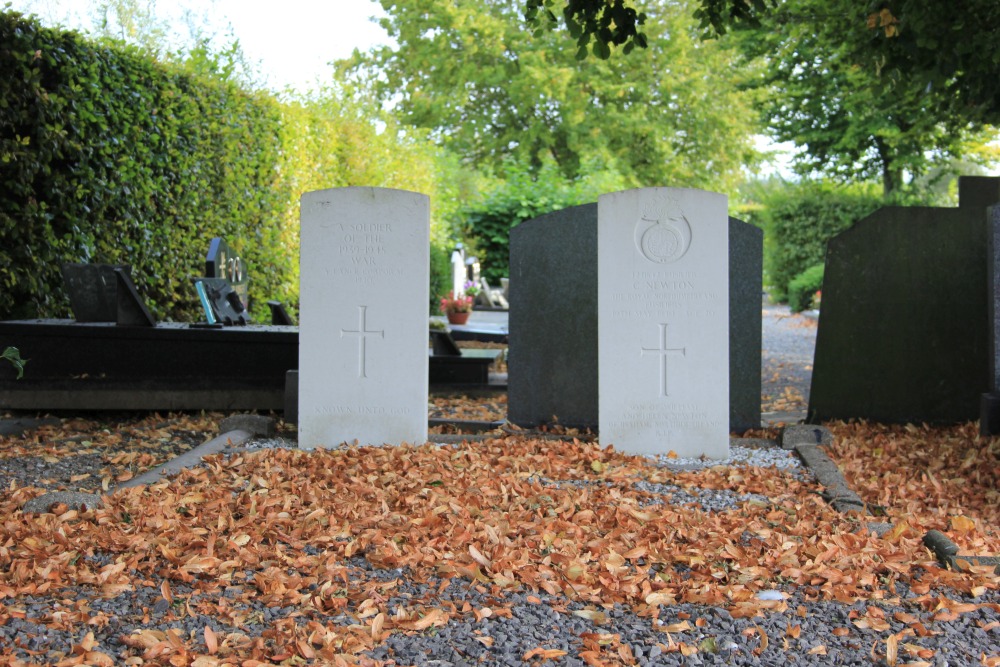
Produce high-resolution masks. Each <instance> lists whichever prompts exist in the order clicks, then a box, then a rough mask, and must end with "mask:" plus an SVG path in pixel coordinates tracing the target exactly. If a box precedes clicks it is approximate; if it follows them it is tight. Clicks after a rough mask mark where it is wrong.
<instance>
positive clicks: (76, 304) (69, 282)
mask: <svg viewBox="0 0 1000 667" xmlns="http://www.w3.org/2000/svg"><path fill="white" fill-rule="evenodd" d="M115 269H122V270H124V271H126V272H128V271H130V267H129V266H127V265H124V264H63V265H62V275H63V284H64V286H65V287H66V294H67V296H69V305H70V308H71V309H72V310H73V317H74V318H75V319H76V321H77V322H114V321H116V320H117V319H118V280H117V278H115Z"/></svg>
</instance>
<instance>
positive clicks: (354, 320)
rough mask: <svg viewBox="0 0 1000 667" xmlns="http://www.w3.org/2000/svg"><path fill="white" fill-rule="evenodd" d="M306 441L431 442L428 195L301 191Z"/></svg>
mask: <svg viewBox="0 0 1000 667" xmlns="http://www.w3.org/2000/svg"><path fill="white" fill-rule="evenodd" d="M301 216H302V228H301V260H300V271H299V274H300V281H301V287H300V297H299V298H300V315H299V319H300V325H299V395H298V399H299V405H298V424H299V446H300V447H302V448H304V449H311V448H314V447H317V446H322V447H336V446H338V445H340V444H341V443H344V442H352V441H354V440H358V441H359V442H360V443H361V444H363V445H364V444H375V445H381V444H400V443H403V442H419V443H423V442H425V441H426V440H427V398H428V388H427V376H428V363H429V362H428V352H427V303H428V301H429V281H430V276H429V252H430V200H429V199H428V197H427V196H426V195H421V194H418V193H414V192H405V191H402V190H387V189H382V188H361V187H354V188H340V189H330V190H321V191H317V192H309V193H306V194H304V195H303V196H302V208H301Z"/></svg>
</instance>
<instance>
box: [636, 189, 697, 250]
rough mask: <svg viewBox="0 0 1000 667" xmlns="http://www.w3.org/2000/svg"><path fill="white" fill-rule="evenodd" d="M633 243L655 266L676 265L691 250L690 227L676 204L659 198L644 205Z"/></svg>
mask: <svg viewBox="0 0 1000 667" xmlns="http://www.w3.org/2000/svg"><path fill="white" fill-rule="evenodd" d="M635 244H636V247H637V248H638V249H639V252H641V253H642V256H643V257H645V258H646V259H648V260H649V261H650V262H653V263H654V264H669V263H671V262H676V261H677V260H679V259H680V258H681V257H683V256H684V253H686V252H687V251H688V248H689V247H691V224H690V223H689V222H688V221H687V218H686V217H684V212H683V211H682V210H681V208H680V206H679V205H678V204H677V202H676V201H673V200H671V199H667V198H665V197H658V198H656V199H653V200H650V201H649V202H647V203H646V205H645V206H643V210H642V215H641V216H640V217H639V221H638V222H637V223H636V225H635Z"/></svg>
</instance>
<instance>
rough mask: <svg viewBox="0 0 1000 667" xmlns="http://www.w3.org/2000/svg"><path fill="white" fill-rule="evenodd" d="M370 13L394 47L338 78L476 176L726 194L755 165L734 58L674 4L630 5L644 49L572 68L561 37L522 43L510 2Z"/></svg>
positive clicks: (396, 4)
mask: <svg viewBox="0 0 1000 667" xmlns="http://www.w3.org/2000/svg"><path fill="white" fill-rule="evenodd" d="M382 6H383V8H384V10H385V11H386V13H387V14H388V18H385V19H383V20H382V26H383V27H384V28H385V29H386V31H387V32H388V33H389V36H390V37H391V38H392V39H393V40H394V41H395V42H396V44H398V47H382V48H380V49H376V50H374V51H373V52H371V53H367V54H360V53H356V54H355V55H354V57H353V59H352V60H351V61H350V62H348V63H346V64H345V65H344V67H345V69H346V72H347V74H349V75H350V77H351V78H352V80H353V81H354V83H355V85H356V86H359V87H361V88H365V89H368V90H371V91H373V92H374V94H375V95H376V97H377V98H378V99H379V100H381V102H382V103H383V104H385V105H387V106H389V105H391V106H392V108H393V109H394V111H395V112H396V113H397V114H398V117H399V118H400V119H401V121H402V122H403V123H405V124H407V125H411V126H414V127H417V128H425V129H427V130H428V131H429V132H430V136H431V137H432V139H434V140H435V141H437V142H438V143H439V144H441V145H442V146H445V147H447V148H448V149H450V150H451V151H453V152H454V153H456V154H457V155H459V156H461V157H462V158H463V159H464V160H466V161H467V162H468V163H471V164H474V165H476V166H477V167H479V168H481V169H484V170H492V171H493V172H494V173H497V174H503V172H504V170H505V169H507V168H508V166H509V165H511V164H522V165H529V166H530V168H531V169H532V170H533V171H535V172H537V171H538V170H540V169H541V168H542V166H543V165H545V164H549V163H552V164H555V165H556V166H557V167H558V168H559V170H560V171H561V172H562V174H563V175H564V176H565V177H566V178H569V179H574V178H579V177H582V176H585V175H587V174H588V173H593V172H595V171H611V172H616V173H619V174H622V175H623V177H624V179H625V184H626V185H628V186H639V185H676V186H710V187H713V188H715V189H725V188H727V187H730V186H731V185H732V184H733V183H735V182H737V181H738V180H739V179H740V178H742V172H741V169H742V167H743V165H745V164H747V163H752V162H753V161H754V160H755V157H756V155H755V152H754V150H753V146H752V141H751V136H752V135H753V132H754V130H755V127H754V124H755V118H754V114H753V112H752V110H751V109H752V104H751V102H752V100H751V99H750V96H749V95H748V94H746V93H745V92H742V91H741V90H740V89H739V82H737V81H733V80H732V79H733V77H732V72H731V68H730V64H731V62H732V61H733V60H734V58H735V54H734V52H733V51H732V50H731V49H730V48H729V47H728V46H726V45H725V44H722V43H720V42H710V43H706V42H703V41H702V40H701V39H700V38H699V35H698V32H699V29H698V26H697V23H696V21H695V20H694V18H693V17H692V10H691V6H690V5H689V4H688V3H687V2H667V1H665V0H658V1H653V0H650V1H649V2H643V3H642V12H641V14H642V15H645V16H647V17H648V22H647V25H648V26H649V30H648V34H649V48H646V49H642V50H637V51H634V52H633V53H632V55H631V56H630V57H629V58H628V59H621V58H612V59H609V60H601V59H597V58H588V59H586V60H582V61H581V60H577V59H576V58H575V55H576V53H575V50H574V48H573V41H572V39H571V38H569V37H568V36H567V35H565V34H564V33H562V32H561V31H555V32H553V31H546V30H542V31H540V32H539V34H538V35H537V36H533V35H531V34H529V33H526V32H525V31H524V24H523V18H522V17H521V15H520V13H519V11H518V7H517V4H516V3H513V2H510V1H509V0H468V1H467V2H462V3H454V2H448V1H445V0H408V1H406V2H403V1H401V0H398V1H397V0H382ZM638 15H639V14H637V15H636V16H638Z"/></svg>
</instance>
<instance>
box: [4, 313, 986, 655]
mask: <svg viewBox="0 0 1000 667" xmlns="http://www.w3.org/2000/svg"><path fill="white" fill-rule="evenodd" d="M764 341H765V353H764V376H765V382H764V392H763V393H764V396H763V401H764V405H765V411H766V412H769V413H772V414H774V415H779V416H780V415H785V416H786V417H787V415H795V414H798V413H799V412H802V413H804V411H805V404H806V401H807V399H808V382H809V375H810V372H811V364H812V346H813V344H814V341H815V326H814V325H813V324H812V323H811V321H810V320H808V318H805V317H803V316H790V315H789V314H788V313H787V310H783V309H782V308H780V307H771V306H765V307H764ZM130 428H131V431H130V432H131V433H137V434H139V435H136V436H135V437H134V438H131V439H127V440H125V441H119V442H118V443H117V445H118V447H119V449H117V450H116V449H115V443H113V442H109V443H106V444H104V443H102V441H101V439H100V438H99V437H94V436H92V435H87V436H83V437H81V436H72V435H66V434H65V433H64V434H63V437H49V438H45V437H44V436H43V437H41V438H39V437H37V436H29V440H30V438H31V437H34V441H33V442H27V443H26V446H22V445H25V443H19V444H18V445H17V446H15V445H14V442H15V440H16V439H14V438H7V439H4V440H2V441H0V442H3V443H4V444H6V445H7V446H8V451H9V452H12V453H9V454H8V455H7V456H6V458H5V459H4V460H3V463H2V467H0V482H2V483H3V485H4V488H6V489H11V488H16V487H18V486H25V485H35V486H41V487H43V488H46V489H74V490H98V491H99V490H101V489H102V488H108V487H109V485H110V487H113V486H114V484H115V483H116V482H117V481H123V480H125V479H128V478H129V477H130V476H132V475H133V474H137V473H138V472H140V471H141V470H143V469H146V468H148V467H149V466H150V465H155V464H156V463H157V462H161V461H162V460H163V459H165V458H169V456H171V455H174V454H177V453H180V452H182V451H186V450H188V449H190V448H191V447H192V446H195V445H197V444H199V440H202V441H203V440H204V439H206V438H207V437H211V436H213V435H215V434H214V433H206V432H204V431H203V432H196V431H193V430H191V429H189V428H188V427H187V426H186V425H185V424H184V423H182V422H180V421H178V420H177V419H173V420H171V419H167V420H153V423H149V424H140V425H135V424H133V425H132V426H131V427H130ZM103 430H104V431H109V430H110V429H103ZM100 431H101V429H98V430H97V431H95V433H97V434H98V435H99V434H100ZM146 431H149V432H153V433H155V434H156V436H155V438H153V439H154V440H155V441H156V443H157V445H156V446H155V447H148V448H147V447H144V446H143V445H142V444H141V443H142V442H143V438H142V437H140V436H141V434H142V433H146ZM58 432H59V433H62V431H58ZM43 433H45V432H44V431H43ZM288 435H290V434H286V438H284V439H283V438H275V439H270V440H262V439H258V440H255V441H251V442H250V443H248V448H249V449H261V448H269V447H282V446H290V445H293V444H294V443H293V442H291V441H290V440H289V439H288V437H287V436H288ZM145 437H146V439H147V440H148V439H149V436H148V434H147V435H146V436H145ZM19 446H21V449H18V447H19ZM32 446H34V447H36V448H40V449H44V450H45V451H42V452H39V453H38V454H37V455H33V454H32V453H31V451H30V450H31V447H32ZM122 448H124V449H122ZM69 450H76V451H75V455H71V456H66V454H67V453H69ZM116 451H117V454H116V453H115V452H116ZM122 451H125V453H127V454H128V453H129V452H131V454H130V455H129V456H126V457H124V458H122V457H121V452H122ZM238 455H239V454H238V452H237V451H232V452H229V453H228V454H226V456H228V457H233V456H238ZM655 463H656V464H658V465H660V466H663V467H666V468H670V469H684V470H689V471H690V470H691V469H692V468H698V467H699V466H702V467H705V468H708V467H717V466H719V465H726V466H729V467H731V468H732V469H733V470H736V471H738V470H739V468H741V467H770V466H773V467H774V469H775V470H790V471H793V472H794V474H795V475H796V476H797V477H798V478H799V479H802V480H809V478H810V474H809V471H808V470H807V469H804V468H802V467H801V466H800V464H799V461H798V459H797V458H796V457H795V456H794V455H793V454H791V453H789V452H785V451H782V450H779V449H777V448H775V447H767V446H759V443H758V446H752V447H735V448H734V449H733V454H732V456H731V458H730V460H729V461H726V462H721V463H720V462H704V461H697V460H695V461H680V460H676V459H674V460H659V461H655ZM216 465H218V464H216ZM534 481H537V482H538V483H540V484H542V485H544V486H548V487H550V488H553V489H556V488H560V487H562V486H565V485H567V484H575V485H581V484H593V483H594V482H582V481H572V480H570V481H567V480H553V479H548V478H545V477H537V478H535V480H534ZM635 485H636V488H637V489H638V490H641V491H643V492H645V493H646V494H648V501H647V503H648V504H649V505H654V504H660V503H663V504H675V505H684V506H686V507H691V508H692V511H694V508H697V510H698V511H701V512H704V513H706V514H707V515H710V514H711V513H716V512H732V511H739V508H740V507H741V506H742V505H743V504H745V503H766V502H768V499H767V498H766V497H763V496H760V495H759V494H741V493H735V492H732V491H726V490H715V489H710V488H698V487H697V486H692V485H690V484H688V485H685V486H684V487H683V488H682V487H681V486H678V485H674V484H669V483H656V484H653V483H646V482H637V483H635ZM734 537H736V536H734ZM738 537H739V543H740V544H741V545H742V546H743V548H747V549H753V548H755V545H756V544H757V542H756V539H757V538H756V536H755V535H754V534H752V533H749V532H745V533H744V534H743V535H740V536H738ZM758 548H759V547H758ZM5 553H6V547H5V546H4V545H0V563H3V561H4V558H5V556H4V554H5ZM290 556H294V557H290V558H288V559H287V560H286V561H285V562H284V563H283V564H282V565H281V567H282V568H283V574H284V575H285V576H291V577H293V578H294V577H295V576H300V575H297V574H296V572H297V570H296V568H297V567H298V565H297V564H298V563H305V562H312V561H315V560H316V559H320V560H322V559H323V556H324V552H323V550H322V549H320V548H317V547H314V546H311V545H308V544H307V545H305V546H304V547H302V548H301V549H300V550H299V552H298V553H297V554H291V555H290ZM82 558H84V559H86V560H87V561H88V562H89V563H91V564H93V565H97V566H101V567H108V568H111V567H114V566H115V563H116V562H117V556H116V554H112V553H100V552H97V553H87V554H84V555H82ZM274 565H275V564H273V563H262V564H258V565H257V566H255V567H249V566H248V567H246V569H244V570H243V571H242V572H237V573H236V575H235V576H234V577H233V578H232V579H231V580H230V581H226V582H218V585H215V586H212V585H208V586H204V585H202V586H199V587H197V588H195V587H193V586H190V585H187V584H185V583H183V582H178V581H176V580H175V581H171V582H170V587H171V590H170V595H169V596H166V597H165V595H164V587H163V585H164V580H161V579H158V578H156V577H149V576H148V575H140V574H139V573H135V577H134V585H133V587H132V589H131V590H127V591H123V592H117V593H109V592H108V591H104V592H103V593H102V591H101V589H100V588H99V587H85V586H71V587H61V586H59V585H54V586H51V587H50V588H49V590H48V592H41V591H39V592H37V593H35V594H32V595H20V596H15V597H11V596H10V595H9V594H8V593H5V592H4V589H3V588H2V587H0V663H4V664H39V665H41V664H60V665H70V664H126V658H127V656H132V657H131V658H129V659H128V663H127V664H168V662H169V660H170V659H172V658H173V659H176V660H177V661H175V662H172V663H170V664H200V665H213V664H230V663H226V662H225V661H222V660H220V659H217V658H213V657H211V656H203V657H202V658H199V660H200V662H190V661H188V662H185V661H184V659H183V658H182V654H180V653H177V652H173V653H171V652H169V651H167V649H166V648H163V647H164V646H166V647H169V646H170V645H171V642H173V644H174V645H177V644H178V642H181V641H182V640H183V643H185V645H186V646H194V647H200V649H203V650H204V651H206V652H207V651H208V650H209V647H208V644H209V642H210V641H212V642H216V641H217V642H219V643H228V644H227V645H229V646H240V645H246V646H249V645H252V644H253V643H254V642H259V643H261V645H263V644H266V643H268V642H273V641H274V639H273V638H274V637H275V636H283V635H276V629H277V628H283V629H284V630H283V632H284V631H287V629H288V628H313V630H314V631H316V630H315V628H317V627H320V628H322V627H325V628H327V629H328V630H327V631H332V630H330V629H331V628H332V629H336V628H341V629H343V628H351V627H352V626H353V627H354V628H355V629H356V628H358V627H359V625H360V626H361V627H363V628H365V629H367V627H368V626H369V625H370V624H371V622H372V619H371V617H370V616H366V614H367V611H366V610H365V609H362V608H361V606H362V605H358V604H357V602H356V601H355V600H353V599H352V600H347V599H346V598H345V604H343V605H339V606H335V607H334V608H324V607H323V605H322V604H318V603H317V602H316V600H318V599H319V597H317V596H319V595H320V593H321V591H319V590H318V589H317V588H316V584H315V583H311V584H310V583H308V577H306V575H301V578H302V582H303V583H302V586H303V588H302V591H301V593H302V600H303V603H301V604H276V603H275V602H274V600H273V599H271V598H270V597H269V596H267V595H249V596H247V595H244V592H245V591H244V589H250V588H252V589H254V590H256V589H261V590H264V589H266V586H265V582H266V579H267V577H268V576H269V575H268V573H269V572H270V570H269V569H268V568H269V567H274ZM639 566H640V567H641V566H642V565H641V561H640V562H639ZM338 567H343V568H345V570H344V572H345V575H344V576H345V577H347V579H345V581H347V580H348V579H349V580H350V582H351V584H350V585H351V586H357V587H362V588H365V589H366V590H371V591H372V595H373V596H376V597H377V599H379V600H381V601H382V602H383V603H384V605H385V606H386V608H387V609H388V610H390V612H393V611H394V610H412V609H414V608H421V607H425V608H428V609H430V608H434V609H438V608H443V609H447V610H449V615H450V620H449V621H448V622H447V623H445V624H443V625H430V627H427V628H424V629H421V630H419V631H411V632H394V633H392V634H391V635H390V636H388V637H387V638H386V639H384V640H383V641H381V642H380V643H378V645H377V646H376V647H375V648H374V649H373V650H369V651H366V652H364V653H363V654H362V655H361V658H363V659H370V660H374V661H386V662H390V663H395V664H399V665H433V666H436V667H464V666H466V665H525V664H532V665H567V666H573V667H576V666H578V665H585V664H623V665H753V666H758V665H759V666H769V665H773V666H778V665H782V666H784V665H786V664H794V665H828V664H838V665H889V666H895V665H912V666H914V667H916V666H917V665H923V666H933V667H958V666H961V665H986V666H988V667H996V666H997V665H1000V595H998V593H997V591H996V590H995V589H989V590H985V591H976V593H977V595H976V596H971V595H969V596H962V595H960V594H959V595H956V592H955V591H953V590H949V591H943V592H941V594H940V602H939V603H937V604H928V602H927V596H926V595H924V596H918V595H915V594H914V593H912V592H911V591H910V590H909V588H908V587H907V586H906V585H905V584H902V583H899V584H897V585H896V586H895V588H894V591H893V595H891V596H888V597H885V598H884V599H880V600H876V601H860V602H850V603H846V602H833V601H828V600H825V601H824V600H820V599H819V596H818V595H817V594H816V591H815V590H813V589H812V588H811V587H808V586H807V587H796V586H793V585H791V584H784V585H778V586H776V587H775V588H774V589H773V590H763V591H759V592H757V593H756V595H755V597H756V599H755V600H754V602H755V603H756V604H758V605H759V606H760V607H761V608H762V609H765V610H766V611H765V613H764V614H763V615H759V616H755V617H739V618H734V617H733V615H732V614H730V613H729V612H728V611H726V610H725V609H723V608H721V606H720V605H718V604H708V603H706V604H692V603H672V604H667V605H664V606H661V607H658V613H656V614H653V615H650V614H644V615H642V616H640V615H637V614H636V613H635V611H634V610H632V609H630V608H627V607H623V606H622V605H620V604H610V605H606V606H600V605H593V604H584V603H581V602H579V601H575V600H571V599H569V598H567V597H565V596H562V595H551V594H547V593H544V592H532V591H526V590H501V589H499V588H497V587H495V586H489V585H486V584H485V583H478V582H476V581H473V580H467V579H463V578H452V579H448V580H445V579H438V578H432V579H430V580H424V581H419V582H418V581H416V580H415V579H414V577H412V576H411V574H412V573H411V572H410V571H409V569H408V568H405V567H403V568H396V569H386V568H380V567H376V566H374V565H373V564H372V563H370V562H369V561H368V560H367V559H366V558H365V556H364V554H357V555H354V556H353V557H351V558H350V559H348V560H347V561H346V562H342V563H340V564H338ZM649 574H650V577H651V578H652V579H655V578H656V577H657V576H672V577H680V578H684V577H685V576H686V572H685V566H684V565H683V564H681V563H675V564H674V565H673V566H672V570H670V571H669V572H664V571H660V570H658V569H651V570H650V573H649ZM739 574H740V573H739V572H732V573H730V576H733V577H737V576H739ZM842 574H843V576H855V575H858V574H860V573H842ZM202 583H204V582H202ZM311 595H312V596H313V597H310V596H311ZM286 599H287V598H286ZM227 600H228V601H229V604H228V606H227V604H226V601H227ZM306 600H312V602H310V603H305V602H304V601H306ZM220 603H222V608H225V609H227V610H228V611H227V612H226V614H223V615H220V614H218V613H213V614H211V615H206V614H204V613H203V611H202V610H205V609H212V610H218V609H219V608H220ZM949 604H974V605H975V607H976V608H975V609H974V610H968V611H963V612H962V613H950V612H949V607H948V605H949ZM317 624H318V625H317ZM206 628H209V630H208V631H206ZM914 628H918V629H919V628H923V629H924V630H925V631H924V632H920V631H914ZM209 633H211V634H209ZM209 637H212V639H211V640H210V639H209ZM216 638H225V639H224V641H223V640H222V639H216ZM158 647H159V648H158ZM287 648H288V649H289V650H288V652H287V655H286V656H284V657H283V664H328V663H327V661H324V660H323V659H321V658H318V657H317V658H313V659H311V660H305V659H303V658H301V657H300V656H299V655H293V654H295V653H299V654H301V653H302V652H303V651H305V650H306V649H303V648H302V647H301V646H298V647H296V646H289V647H287ZM306 648H308V647H306ZM161 649H162V650H161ZM157 650H161V652H160V653H157ZM279 653H280V651H279ZM98 654H100V655H98ZM896 654H898V656H897V655H896ZM102 656H103V657H102ZM138 656H145V658H139V657H138ZM281 657H282V656H280V655H279V656H277V657H275V659H274V662H275V663H277V662H279V660H278V658H281ZM144 660H145V662H144ZM244 664H253V663H244ZM256 664H268V663H262V662H260V663H256Z"/></svg>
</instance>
